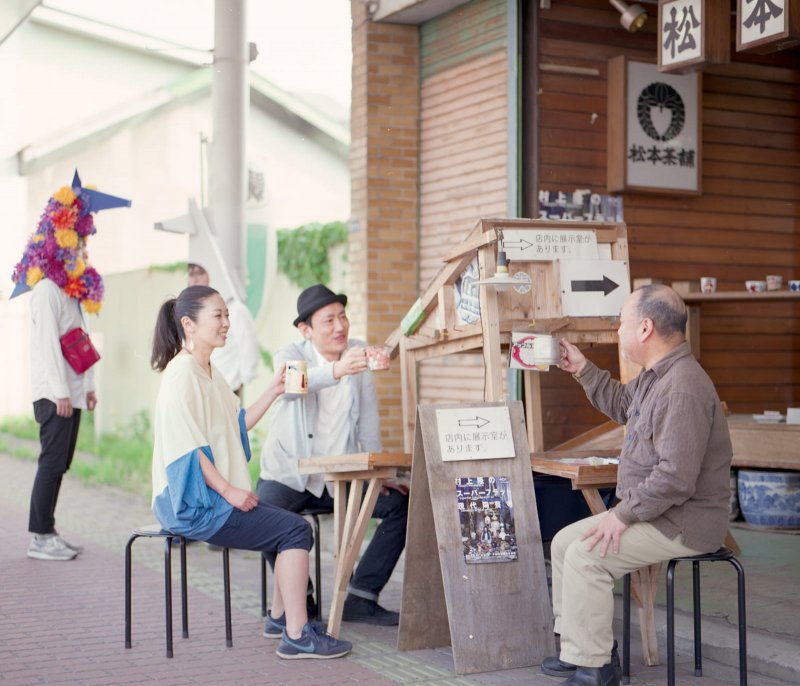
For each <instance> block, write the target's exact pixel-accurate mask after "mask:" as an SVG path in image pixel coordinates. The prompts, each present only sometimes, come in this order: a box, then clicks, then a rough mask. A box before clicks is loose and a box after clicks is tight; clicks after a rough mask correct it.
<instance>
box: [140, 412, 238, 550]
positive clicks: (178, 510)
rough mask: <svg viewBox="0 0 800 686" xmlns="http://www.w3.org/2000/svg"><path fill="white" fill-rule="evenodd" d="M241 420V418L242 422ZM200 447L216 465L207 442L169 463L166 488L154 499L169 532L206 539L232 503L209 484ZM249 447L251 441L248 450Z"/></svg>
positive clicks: (163, 525) (217, 527)
mask: <svg viewBox="0 0 800 686" xmlns="http://www.w3.org/2000/svg"><path fill="white" fill-rule="evenodd" d="M241 421H242V418H241V417H240V425H241ZM244 440H245V441H246V440H247V435H246V434H245V438H244ZM201 450H202V451H203V454H204V455H205V456H206V457H207V458H208V459H209V460H210V461H211V464H214V456H213V455H212V454H211V448H210V447H209V446H207V445H205V446H202V447H201V448H195V449H194V450H192V451H191V452H188V453H186V454H185V455H182V456H181V457H179V458H178V459H177V460H175V461H173V462H171V463H170V464H169V465H167V487H166V488H165V489H164V490H163V491H162V492H161V493H159V494H158V496H156V498H155V500H154V501H153V514H155V516H156V519H157V520H158V522H159V523H160V524H161V527H162V528H164V529H166V530H167V531H171V532H172V533H174V534H181V535H183V536H186V537H187V538H193V539H197V540H201V541H204V540H207V539H208V538H210V537H211V536H213V535H214V534H215V533H216V532H217V531H219V530H220V528H221V527H222V525H223V524H225V522H226V521H227V519H228V517H229V516H230V514H231V511H232V510H233V506H232V505H231V504H230V503H229V502H227V501H226V500H225V499H224V498H223V497H222V496H221V495H220V494H219V493H217V492H216V491H214V490H212V489H211V488H209V487H208V486H207V485H206V481H205V478H204V477H203V470H202V469H201V467H200V451H201ZM249 450H250V447H249V444H248V445H247V446H246V448H245V452H247V453H249Z"/></svg>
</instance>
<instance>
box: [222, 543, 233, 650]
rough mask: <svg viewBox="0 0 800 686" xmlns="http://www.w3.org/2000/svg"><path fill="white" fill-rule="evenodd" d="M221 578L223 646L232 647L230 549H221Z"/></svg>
mask: <svg viewBox="0 0 800 686" xmlns="http://www.w3.org/2000/svg"><path fill="white" fill-rule="evenodd" d="M222 578H223V585H224V587H225V588H224V592H225V645H226V646H228V648H231V647H233V630H232V629H231V563H230V549H229V548H223V549H222Z"/></svg>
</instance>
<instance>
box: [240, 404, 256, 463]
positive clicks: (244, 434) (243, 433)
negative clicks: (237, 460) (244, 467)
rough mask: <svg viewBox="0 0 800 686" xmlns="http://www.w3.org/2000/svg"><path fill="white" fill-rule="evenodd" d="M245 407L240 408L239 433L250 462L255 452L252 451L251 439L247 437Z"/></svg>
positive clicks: (245, 454)
mask: <svg viewBox="0 0 800 686" xmlns="http://www.w3.org/2000/svg"><path fill="white" fill-rule="evenodd" d="M244 415H245V411H244V408H241V409H240V410H239V435H240V436H241V437H242V448H244V456H245V457H246V458H247V461H248V462H250V458H251V457H252V456H253V454H252V453H251V452H250V439H249V438H248V437H247V424H246V423H245V417H244Z"/></svg>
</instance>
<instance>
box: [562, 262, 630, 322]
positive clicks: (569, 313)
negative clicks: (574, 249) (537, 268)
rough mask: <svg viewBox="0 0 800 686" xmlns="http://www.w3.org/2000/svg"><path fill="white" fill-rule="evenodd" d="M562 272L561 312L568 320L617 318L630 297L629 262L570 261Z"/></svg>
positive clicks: (564, 263)
mask: <svg viewBox="0 0 800 686" xmlns="http://www.w3.org/2000/svg"><path fill="white" fill-rule="evenodd" d="M559 267H560V270H561V313H562V314H563V315H564V316H565V317H616V316H619V313H620V310H622V303H624V302H625V299H626V298H627V297H628V296H629V295H630V294H631V282H630V275H629V274H628V263H627V262H622V261H619V260H569V261H566V262H561V263H560V264H559Z"/></svg>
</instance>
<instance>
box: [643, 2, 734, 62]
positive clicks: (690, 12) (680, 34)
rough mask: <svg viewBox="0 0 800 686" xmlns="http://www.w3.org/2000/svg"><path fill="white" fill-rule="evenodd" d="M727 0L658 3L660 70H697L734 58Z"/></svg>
mask: <svg viewBox="0 0 800 686" xmlns="http://www.w3.org/2000/svg"><path fill="white" fill-rule="evenodd" d="M729 17H730V5H729V4H727V0H661V2H659V5H658V29H657V31H658V69H659V71H662V72H675V73H684V72H688V71H696V70H697V69H700V68H702V67H704V66H706V65H708V64H718V63H725V62H728V61H729V59H730V44H729V43H730V19H729Z"/></svg>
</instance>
